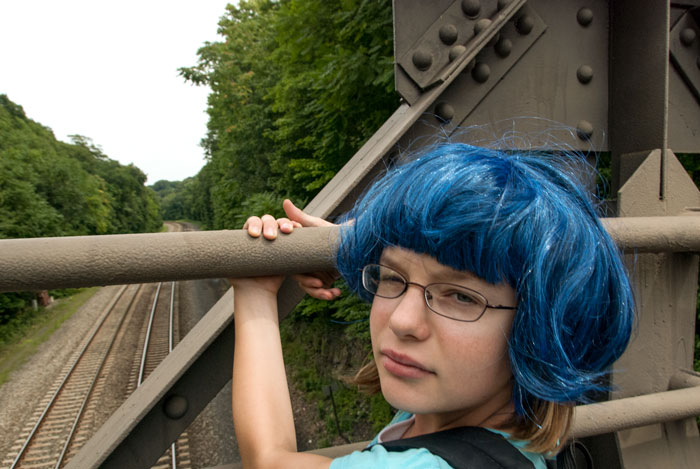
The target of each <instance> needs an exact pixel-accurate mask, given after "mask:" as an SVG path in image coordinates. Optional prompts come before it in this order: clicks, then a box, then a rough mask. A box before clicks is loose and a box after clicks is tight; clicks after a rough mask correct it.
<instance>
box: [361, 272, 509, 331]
mask: <svg viewBox="0 0 700 469" xmlns="http://www.w3.org/2000/svg"><path fill="white" fill-rule="evenodd" d="M372 266H376V267H383V268H385V269H389V270H390V271H392V272H395V273H396V274H398V275H399V277H401V279H402V280H403V282H404V286H403V290H401V293H399V294H398V295H396V296H383V295H379V294H377V293H372V292H371V291H370V289H369V288H367V285H365V270H366V269H367V268H368V267H372ZM360 275H361V283H362V288H364V289H365V291H367V293H369V294H371V295H372V296H378V297H379V298H385V299H387V300H395V299H396V298H399V297H401V296H402V295H403V294H404V293H406V291H408V286H409V285H415V286H417V287H420V288H422V289H423V299H425V305H426V306H427V307H428V309H429V310H430V311H432V312H433V313H435V314H437V315H438V316H442V317H443V318H447V319H451V320H453V321H458V322H476V321H478V320H479V319H481V318H482V316H483V315H484V313H485V312H486V310H487V309H489V308H491V309H501V310H516V309H518V307H517V306H504V305H492V304H489V300H488V299H487V298H486V297H485V296H484V295H483V294H481V293H479V292H478V291H476V290H474V289H472V288H468V287H465V286H464V285H458V284H456V283H449V282H434V283H429V284H427V285H421V284H420V283H416V282H409V281H408V279H407V278H406V277H405V276H404V275H403V274H402V273H401V272H398V271H397V270H395V269H393V268H392V267H389V266H388V265H384V264H367V265H365V266H364V267H363V268H362V269H360ZM433 285H450V286H452V287H458V288H461V289H463V290H467V291H469V292H472V293H474V294H476V295H477V296H478V297H481V298H483V299H484V309H483V311H481V313H480V314H479V316H478V317H477V318H476V319H457V318H453V317H451V316H447V315H445V314H443V313H440V312H438V311H435V310H434V309H433V307H432V306H430V303H429V302H428V301H429V300H428V288H429V287H431V286H433Z"/></svg>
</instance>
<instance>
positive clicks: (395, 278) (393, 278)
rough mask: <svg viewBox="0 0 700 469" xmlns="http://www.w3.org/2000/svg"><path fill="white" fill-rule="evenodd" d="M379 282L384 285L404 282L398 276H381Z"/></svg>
mask: <svg viewBox="0 0 700 469" xmlns="http://www.w3.org/2000/svg"><path fill="white" fill-rule="evenodd" d="M379 281H380V282H385V283H404V280H403V279H402V278H401V277H399V276H398V275H382V276H381V277H380V278H379Z"/></svg>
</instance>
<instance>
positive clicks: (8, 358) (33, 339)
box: [0, 287, 97, 386]
mask: <svg viewBox="0 0 700 469" xmlns="http://www.w3.org/2000/svg"><path fill="white" fill-rule="evenodd" d="M96 291H97V287H94V288H83V289H65V290H52V291H51V292H50V294H51V295H52V296H54V297H55V298H57V301H56V303H54V304H53V305H51V306H50V307H49V308H38V309H36V310H34V309H32V308H26V309H23V310H22V311H21V312H20V313H19V314H17V315H15V316H13V317H12V318H10V319H9V320H7V321H6V322H5V323H4V324H3V325H2V327H0V386H2V384H3V383H4V382H5V380H6V379H7V377H8V376H9V374H10V373H11V372H12V371H13V370H15V369H17V368H19V367H20V366H21V365H22V363H24V362H25V360H26V359H27V358H28V357H30V356H31V355H33V354H34V352H35V351H36V349H37V347H38V346H39V345H40V344H41V343H43V342H44V341H45V340H46V339H47V338H48V337H49V336H50V335H51V334H52V333H53V332H54V331H55V330H56V329H58V327H59V326H60V325H61V324H63V322H64V321H66V320H67V319H68V318H70V317H71V316H72V315H73V313H75V312H76V311H77V310H78V308H79V307H80V306H81V305H82V304H83V303H85V302H86V301H87V300H88V299H89V298H90V297H91V296H92V295H93V294H94V293H95V292H96ZM1 297H2V296H0V298H1Z"/></svg>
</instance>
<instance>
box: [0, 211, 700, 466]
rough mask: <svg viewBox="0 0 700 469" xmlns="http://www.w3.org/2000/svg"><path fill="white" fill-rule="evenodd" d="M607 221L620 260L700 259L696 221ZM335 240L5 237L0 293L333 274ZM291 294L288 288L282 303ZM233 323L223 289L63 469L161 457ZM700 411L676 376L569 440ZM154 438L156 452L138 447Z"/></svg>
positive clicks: (209, 392)
mask: <svg viewBox="0 0 700 469" xmlns="http://www.w3.org/2000/svg"><path fill="white" fill-rule="evenodd" d="M602 222H603V224H604V226H605V228H606V229H607V230H608V231H609V233H610V234H611V236H612V237H613V238H614V239H615V240H616V242H617V243H618V244H619V245H620V246H621V247H622V248H623V249H624V250H625V252H627V253H632V252H633V253H648V252H691V253H692V252H700V216H698V215H697V214H695V212H688V215H681V216H667V217H628V218H608V219H603V220H602ZM337 235H338V228H337V227H325V228H304V229H300V230H296V231H295V232H294V233H293V234H291V235H281V236H280V237H279V238H278V239H277V240H275V241H268V240H264V239H262V238H251V237H249V236H248V234H247V233H246V232H245V231H243V230H233V231H212V232H181V233H158V234H135V235H110V236H78V237H65V238H34V239H11V240H0V272H3V275H2V277H1V278H0V291H13V290H28V289H29V290H35V289H45V288H57V287H78V286H92V285H107V284H123V283H142V282H155V281H166V280H182V279H198V278H212V277H236V276H249V275H272V274H285V275H286V274H293V273H299V272H308V271H315V270H329V269H332V268H333V259H334V252H335V240H336V238H337ZM292 288H293V287H292V286H291V285H290V284H289V283H287V284H286V286H285V287H283V291H281V293H280V298H282V297H284V296H289V294H290V291H291V289H292ZM293 294H296V293H293ZM297 296H298V294H297ZM286 309H287V310H288V309H289V308H286ZM280 315H281V317H284V316H285V315H286V311H285V310H283V308H281V312H280ZM232 318H233V296H232V294H231V292H229V293H228V294H226V295H225V296H224V297H223V298H222V299H221V300H220V301H219V302H218V303H217V304H216V305H215V306H214V307H213V308H212V310H210V312H209V313H207V315H206V317H205V318H204V319H203V320H202V321H200V322H199V323H198V324H197V325H196V326H195V328H194V329H193V330H192V331H191V332H190V333H189V334H188V335H187V336H185V338H184V339H183V340H182V341H181V343H180V344H179V345H178V346H177V347H176V348H175V349H174V350H173V353H171V354H170V355H168V357H167V358H166V359H165V360H164V361H163V363H162V364H161V365H160V366H159V367H158V368H157V369H156V370H155V371H154V372H153V379H150V380H147V381H146V382H145V383H144V385H143V386H142V387H140V388H139V389H137V390H136V391H135V392H134V393H133V394H132V395H131V397H129V398H128V400H127V401H126V402H125V403H124V405H122V407H120V408H119V409H118V410H117V411H116V412H115V413H114V414H113V415H112V416H111V417H110V419H109V420H108V421H107V422H106V423H105V425H103V427H102V428H101V429H100V430H99V431H98V432H97V433H96V434H95V436H94V437H93V438H92V439H91V440H90V441H88V443H87V444H86V445H85V447H84V448H83V450H82V451H81V452H80V453H79V454H78V455H76V457H75V458H74V459H73V460H72V461H71V462H70V464H69V466H68V467H97V466H102V467H135V466H141V465H147V464H148V463H149V461H151V460H155V459H157V458H158V456H160V454H161V453H162V452H163V450H164V448H167V447H168V446H169V445H170V443H171V441H174V440H175V439H176V438H177V436H178V435H179V434H180V433H181V432H182V431H184V430H185V429H186V428H187V426H188V425H189V424H190V423H191V422H192V420H194V418H195V417H196V416H197V415H198V414H199V412H200V411H201V410H202V409H203V408H204V407H205V406H206V405H207V403H208V402H209V401H210V400H211V398H213V397H214V396H215V395H216V394H217V393H218V392H219V390H220V389H221V388H222V387H223V386H224V385H225V384H226V382H228V380H229V379H230V377H231V374H230V373H231V367H232V359H233V357H232V353H231V351H232V350H233V336H234V331H233V322H232ZM172 399H179V400H183V399H184V402H186V403H187V411H186V412H185V414H184V415H181V416H177V418H174V417H173V416H169V415H168V413H167V409H168V405H167V403H168V402H169V401H170V400H172ZM699 414H700V375H697V374H695V373H693V372H691V371H687V370H679V371H678V372H677V373H676V375H675V376H674V378H673V379H672V380H671V386H670V390H668V391H663V392H658V393H653V394H647V395H642V396H636V397H627V398H624V399H618V400H613V401H608V402H602V403H597V404H591V405H585V406H579V407H578V408H577V413H576V420H575V423H574V427H573V433H574V435H575V436H577V437H585V436H590V435H598V434H601V433H607V432H612V431H618V430H622V429H627V428H631V427H637V426H642V425H647V424H650V423H656V422H665V421H670V420H677V419H680V418H685V417H690V416H694V415H699ZM154 436H157V441H156V442H155V443H153V444H149V445H144V444H143V441H144V439H149V440H151V441H153V439H154ZM161 447H162V448H161ZM154 458H155V459H154Z"/></svg>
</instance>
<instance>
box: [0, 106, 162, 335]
mask: <svg viewBox="0 0 700 469" xmlns="http://www.w3.org/2000/svg"><path fill="white" fill-rule="evenodd" d="M72 138H73V142H74V143H72V144H69V143H64V142H60V141H57V140H56V138H55V137H54V135H53V132H51V130H50V129H48V128H46V127H44V126H42V125H41V124H38V123H36V122H34V121H32V120H31V119H29V118H28V117H27V116H26V115H25V113H24V111H23V110H22V107H21V106H19V105H17V104H15V103H13V102H12V101H10V99H9V98H8V97H7V96H6V95H0V238H33V237H39V236H68V235H92V234H108V233H132V232H143V231H158V230H159V229H160V227H161V226H162V220H161V218H160V209H159V206H158V203H157V201H156V198H155V194H154V193H153V191H152V190H150V189H148V188H147V187H145V186H144V183H145V182H146V176H145V175H144V174H143V172H141V170H139V169H138V168H136V167H135V166H133V165H129V166H123V165H120V164H119V163H118V162H116V161H113V160H110V159H109V158H107V156H106V155H104V154H103V153H102V151H101V150H100V149H99V148H98V147H97V146H95V145H94V144H93V143H92V142H91V141H90V139H88V138H86V137H81V136H77V135H76V136H73V137H72ZM32 297H33V295H32V294H30V293H6V294H0V324H2V323H4V322H6V321H7V320H9V319H10V318H12V317H13V316H14V315H15V314H17V313H18V312H19V311H21V310H22V309H23V308H24V307H26V306H27V304H28V302H29V301H30V300H31V298H32Z"/></svg>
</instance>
